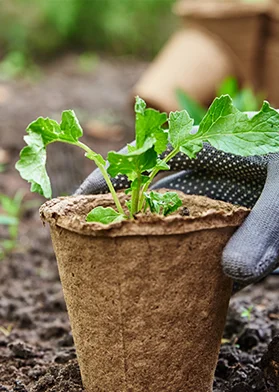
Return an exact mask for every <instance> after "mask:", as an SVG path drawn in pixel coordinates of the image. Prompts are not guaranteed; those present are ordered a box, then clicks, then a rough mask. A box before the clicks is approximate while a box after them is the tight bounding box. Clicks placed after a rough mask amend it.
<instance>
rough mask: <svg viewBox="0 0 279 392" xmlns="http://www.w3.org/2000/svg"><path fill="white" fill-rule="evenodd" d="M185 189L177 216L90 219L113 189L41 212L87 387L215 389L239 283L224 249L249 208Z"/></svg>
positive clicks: (114, 390)
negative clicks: (229, 272)
mask: <svg viewBox="0 0 279 392" xmlns="http://www.w3.org/2000/svg"><path fill="white" fill-rule="evenodd" d="M177 193H178V194H179V196H180V197H181V199H182V200H183V206H182V207H181V210H180V211H179V212H176V213H174V214H173V215H170V216H167V217H161V216H159V215H153V214H152V215H151V214H146V215H142V214H138V215H137V216H136V219H134V220H127V221H122V222H119V223H113V224H110V225H102V224H99V223H98V224H97V223H87V222H86V221H85V217H86V215H87V213H88V212H89V211H90V210H91V209H92V208H94V207H97V206H99V205H102V206H113V202H112V197H111V195H109V194H108V195H95V196H93V195H90V196H72V197H61V198H57V199H53V200H50V201H48V202H46V203H45V204H44V205H43V206H42V207H41V209H40V214H41V217H42V219H43V221H44V222H48V223H49V224H50V228H51V237H52V242H53V246H54V250H55V253H56V257H57V261H58V268H59V274H60V278H61V283H62V287H63V292H64V297H65V301H66V304H67V309H68V313H69V318H70V322H71V327H72V332H73V337H74V341H75V346H76V350H77V357H78V361H79V366H80V370H81V376H82V380H83V385H84V387H85V389H86V391H87V392H97V391H104V392H162V391H164V392H179V391H181V392H211V391H212V384H213V377H214V370H215V366H216V362H217V359H218V353H219V348H220V342H221V337H222V333H223V328H224V324H225V319H226V313H227V307H228V303H229V298H230V294H231V289H232V282H231V280H230V279H229V278H228V277H226V276H225V275H224V273H223V271H222V267H221V254H222V250H223V247H224V246H225V244H226V242H227V241H228V240H229V238H230V237H231V235H232V234H233V232H234V231H235V229H236V228H237V226H239V224H241V222H242V221H243V220H244V218H245V217H246V216H247V214H248V212H249V210H247V209H246V208H244V207H237V206H233V205H231V204H227V203H224V202H221V201H215V200H211V199H208V198H206V197H202V196H189V195H188V196H187V195H184V194H183V193H181V192H177ZM125 198H127V196H126V195H125V194H120V199H121V202H123V205H124V201H125ZM186 208H187V210H186ZM188 212H189V216H182V215H183V214H185V213H188Z"/></svg>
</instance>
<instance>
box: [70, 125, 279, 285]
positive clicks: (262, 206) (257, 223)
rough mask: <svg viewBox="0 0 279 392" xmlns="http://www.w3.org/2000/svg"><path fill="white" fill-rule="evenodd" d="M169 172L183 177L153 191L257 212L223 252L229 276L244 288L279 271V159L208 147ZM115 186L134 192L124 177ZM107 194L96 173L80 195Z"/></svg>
mask: <svg viewBox="0 0 279 392" xmlns="http://www.w3.org/2000/svg"><path fill="white" fill-rule="evenodd" d="M197 129H198V128H197V127H195V130H194V131H197ZM170 150H171V148H169V149H168V150H167V151H166V152H165V154H168V153H169V152H170ZM121 152H122V153H125V152H126V149H123V150H121ZM165 154H164V156H165ZM169 166H170V167H171V170H172V171H177V172H178V173H176V174H173V175H170V176H167V177H165V178H163V179H161V180H159V181H158V182H156V183H155V184H154V185H153V189H156V188H170V189H176V190H180V191H183V192H184V193H186V194H197V195H204V196H208V197H211V198H213V199H218V200H223V201H226V202H230V203H233V204H240V205H242V206H246V207H249V208H252V211H251V212H250V214H249V216H248V217H247V218H246V220H245V222H244V223H243V224H242V226H241V227H240V228H239V229H238V230H237V231H236V232H235V234H234V235H233V236H232V238H231V239H230V241H229V242H228V244H227V245H226V247H225V249H224V252H223V261H222V263H223V269H224V271H225V273H226V274H227V275H228V276H230V277H231V278H232V279H233V280H234V281H236V282H238V283H239V284H240V286H245V285H247V284H249V283H252V282H256V281H258V280H260V279H261V278H263V277H264V276H266V275H268V274H269V273H270V272H271V271H272V270H274V269H275V268H276V267H277V266H278V260H279V258H278V256H279V235H278V232H279V154H269V155H266V156H255V157H240V156H235V155H231V154H227V153H225V152H221V151H219V150H216V149H215V148H213V147H212V146H211V145H209V144H207V143H205V144H204V147H203V150H201V151H200V152H199V153H198V154H197V157H196V158H195V159H190V158H188V157H187V156H186V155H184V154H182V153H180V154H177V155H176V156H175V157H174V158H173V159H172V160H171V161H169ZM112 183H113V185H114V187H115V188H116V190H120V189H124V188H128V187H129V182H128V180H127V178H126V177H125V176H117V177H115V178H114V179H112ZM106 192H108V188H107V186H106V183H105V181H104V179H103V177H102V175H101V173H100V171H99V170H98V169H97V170H95V171H93V172H92V173H91V174H90V175H89V176H88V177H87V179H86V180H85V181H84V182H83V184H82V185H81V186H80V188H79V189H78V190H77V191H76V193H75V194H76V195H79V194H90V193H93V194H97V193H106Z"/></svg>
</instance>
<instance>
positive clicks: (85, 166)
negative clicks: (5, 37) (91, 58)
mask: <svg viewBox="0 0 279 392" xmlns="http://www.w3.org/2000/svg"><path fill="white" fill-rule="evenodd" d="M144 68H145V64H143V63H136V62H134V61H131V60H125V61H123V60H119V61H116V60H113V61H112V60H109V59H102V60H101V61H100V64H99V66H97V68H96V69H94V70H92V72H90V73H86V74H82V73H80V71H79V70H77V68H76V58H75V56H69V57H66V58H64V59H61V60H59V61H58V62H57V63H56V64H54V65H52V66H49V67H47V68H46V69H45V70H44V73H45V74H44V77H43V79H42V80H41V81H39V82H37V83H36V84H30V83H27V82H24V81H17V82H15V81H13V82H5V83H3V84H0V115H1V122H0V135H1V143H0V147H1V149H0V165H1V166H0V167H2V169H3V172H2V173H0V192H1V193H5V194H7V195H10V196H13V195H14V193H15V192H16V191H17V190H18V189H19V188H21V189H23V190H24V191H25V192H26V196H25V199H24V200H25V203H24V206H25V207H24V208H23V212H22V218H21V223H20V227H19V240H18V244H17V247H16V248H15V249H14V250H13V251H12V252H11V253H9V254H7V255H6V256H5V257H4V259H3V260H2V261H1V262H0V392H7V391H10V392H11V391H14V392H15V391H17V392H27V391H28V392H78V391H83V388H82V384H81V378H80V373H79V367H78V364H77V361H76V353H75V348H74V344H73V338H72V334H71V330H70V325H69V321H68V316H67V312H66V307H65V303H64V299H63V294H62V289H61V285H60V281H59V276H58V271H57V266H56V260H55V256H54V253H53V249H52V245H51V241H50V236H49V232H48V229H47V228H44V227H43V226H42V223H41V222H40V219H39V216H38V206H39V205H40V204H41V203H42V202H43V201H44V200H43V199H42V198H39V197H38V196H36V195H33V194H30V193H29V186H28V185H27V184H26V183H25V182H24V181H22V180H21V179H20V178H19V175H18V173H17V172H16V171H15V169H14V163H15V161H16V160H17V157H18V152H19V149H20V148H21V147H22V146H23V142H22V137H23V134H24V129H25V127H26V125H27V124H28V123H29V122H30V121H31V120H33V119H34V118H36V117H38V116H39V115H44V116H46V115H48V116H55V117H57V118H58V113H59V112H61V110H63V109H68V108H74V109H75V110H76V111H77V113H78V114H79V115H80V118H81V123H82V125H83V126H84V128H85V141H86V142H87V143H88V144H90V145H91V146H92V147H93V148H95V149H96V150H97V151H98V152H101V153H103V154H104V153H105V152H106V151H108V150H109V149H112V148H113V149H118V148H120V147H121V146H122V145H123V144H124V143H125V142H126V141H131V140H132V137H133V127H132V126H133V113H132V110H131V104H130V101H129V92H130V88H131V86H132V85H133V84H134V82H135V81H136V80H137V78H138V77H139V75H140V73H141V72H142V70H143V69H144ZM104 134H105V135H106V136H104ZM107 135H109V136H107ZM50 156H51V165H50V167H49V170H50V172H51V173H52V174H51V176H52V179H53V186H54V193H56V194H63V193H71V192H72V191H73V190H74V189H75V187H76V186H78V184H79V182H80V181H81V180H82V179H83V178H84V176H85V175H86V174H88V173H89V172H90V171H91V170H92V163H91V162H88V163H83V162H84V160H83V153H81V154H79V152H76V151H74V150H72V149H67V148H65V147H63V148H62V147H60V149H59V148H56V149H55V148H53V149H52V150H51V151H50ZM1 159H2V162H1ZM3 163H4V165H3ZM4 236H7V233H6V231H5V230H4V229H3V227H0V241H1V237H2V238H3V237H4ZM278 284H279V276H278V277H277V276H270V277H268V278H267V279H265V280H264V281H262V282H260V283H258V284H256V285H253V286H250V287H248V288H246V289H244V290H243V291H241V292H240V293H238V294H236V295H235V296H234V297H233V298H232V300H231V304H230V309H229V314H228V318H227V324H226V328H225V332H224V337H223V341H222V346H221V350H220V356H219V360H218V364H217V369H216V374H215V381H214V392H255V391H256V392H275V391H279V337H278V336H279V305H278ZM185 361H187V358H185ZM199 392H201V391H199Z"/></svg>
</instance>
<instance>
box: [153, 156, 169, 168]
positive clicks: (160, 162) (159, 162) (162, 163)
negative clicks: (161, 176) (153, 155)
mask: <svg viewBox="0 0 279 392" xmlns="http://www.w3.org/2000/svg"><path fill="white" fill-rule="evenodd" d="M154 169H158V170H170V166H169V165H168V164H167V163H166V162H165V161H163V160H162V159H160V158H158V159H157V163H156V166H155V168H154Z"/></svg>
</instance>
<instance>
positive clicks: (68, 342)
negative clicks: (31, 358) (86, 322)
mask: <svg viewBox="0 0 279 392" xmlns="http://www.w3.org/2000/svg"><path fill="white" fill-rule="evenodd" d="M57 344H58V346H60V347H72V346H73V345H74V339H73V335H72V334H71V333H70V332H69V333H67V334H65V335H64V336H62V338H61V339H60V340H58V342H57Z"/></svg>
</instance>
